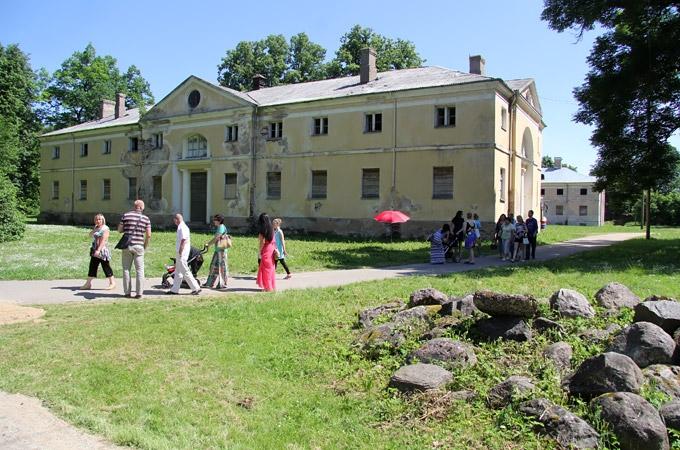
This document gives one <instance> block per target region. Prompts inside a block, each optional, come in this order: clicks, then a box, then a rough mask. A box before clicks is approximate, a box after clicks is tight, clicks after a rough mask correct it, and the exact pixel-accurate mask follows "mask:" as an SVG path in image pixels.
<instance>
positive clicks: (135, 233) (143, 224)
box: [118, 200, 151, 298]
mask: <svg viewBox="0 0 680 450" xmlns="http://www.w3.org/2000/svg"><path fill="white" fill-rule="evenodd" d="M142 212H144V202H143V201H142V200H135V203H134V209H133V210H132V211H128V212H126V213H125V214H123V217H121V219H120V223H118V231H119V232H120V233H125V234H127V235H128V236H130V245H129V246H128V248H124V249H123V256H122V262H123V291H124V292H125V296H126V297H128V298H131V297H132V280H131V278H130V269H131V268H132V263H133V262H134V264H135V277H136V279H137V286H136V287H137V290H136V292H137V295H135V298H142V295H143V294H144V252H145V251H146V249H147V248H148V247H149V241H150V240H151V221H150V220H149V218H148V217H147V216H145V215H144V214H142Z"/></svg>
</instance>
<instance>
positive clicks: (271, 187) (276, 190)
mask: <svg viewBox="0 0 680 450" xmlns="http://www.w3.org/2000/svg"><path fill="white" fill-rule="evenodd" d="M267 198H269V199H274V200H278V199H280V198H281V172H267Z"/></svg>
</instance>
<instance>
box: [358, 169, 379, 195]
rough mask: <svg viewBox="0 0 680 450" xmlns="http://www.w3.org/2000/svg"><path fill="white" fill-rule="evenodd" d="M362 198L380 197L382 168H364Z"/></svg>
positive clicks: (362, 173) (362, 172)
mask: <svg viewBox="0 0 680 450" xmlns="http://www.w3.org/2000/svg"><path fill="white" fill-rule="evenodd" d="M361 198H380V169H362V171H361Z"/></svg>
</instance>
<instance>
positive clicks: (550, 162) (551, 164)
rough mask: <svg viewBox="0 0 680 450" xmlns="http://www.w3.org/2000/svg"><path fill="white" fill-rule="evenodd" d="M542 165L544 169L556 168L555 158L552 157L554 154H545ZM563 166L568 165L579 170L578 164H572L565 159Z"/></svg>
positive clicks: (568, 167)
mask: <svg viewBox="0 0 680 450" xmlns="http://www.w3.org/2000/svg"><path fill="white" fill-rule="evenodd" d="M541 167H543V168H544V169H554V168H555V160H554V159H553V158H552V156H548V155H544V156H543V158H542V159H541ZM562 167H566V168H567V169H571V170H573V171H574V172H576V171H578V168H577V167H576V166H572V165H571V164H566V163H565V162H564V161H562Z"/></svg>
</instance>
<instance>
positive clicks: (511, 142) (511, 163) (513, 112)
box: [506, 90, 519, 214]
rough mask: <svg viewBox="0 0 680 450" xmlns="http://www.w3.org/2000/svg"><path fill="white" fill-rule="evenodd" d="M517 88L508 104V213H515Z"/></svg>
mask: <svg viewBox="0 0 680 450" xmlns="http://www.w3.org/2000/svg"><path fill="white" fill-rule="evenodd" d="M518 94H519V91H517V90H515V91H513V93H512V96H511V97H510V104H509V105H508V120H509V121H510V132H509V133H508V153H509V155H508V210H507V211H506V213H510V212H512V213H513V214H515V176H516V175H515V133H516V124H515V122H516V121H517V95H518Z"/></svg>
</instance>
